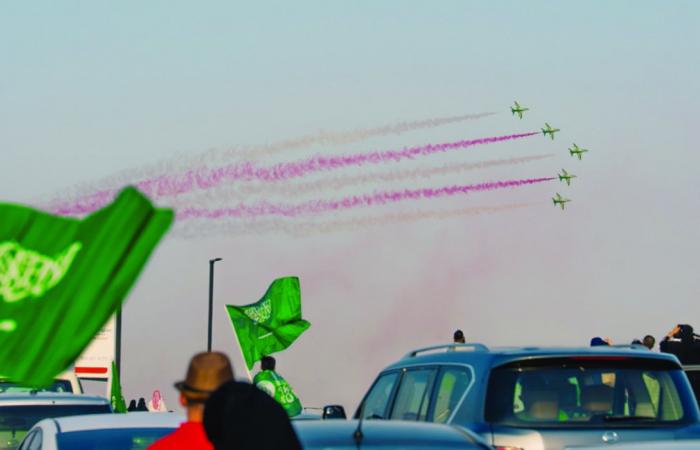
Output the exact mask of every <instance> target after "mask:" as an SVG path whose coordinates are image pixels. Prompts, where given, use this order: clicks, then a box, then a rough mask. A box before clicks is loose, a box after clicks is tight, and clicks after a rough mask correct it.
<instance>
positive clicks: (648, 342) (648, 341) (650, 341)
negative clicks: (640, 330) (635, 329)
mask: <svg viewBox="0 0 700 450" xmlns="http://www.w3.org/2000/svg"><path fill="white" fill-rule="evenodd" d="M642 342H643V343H644V345H645V346H646V347H649V349H650V350H651V349H652V348H653V347H654V344H656V338H655V337H654V336H652V335H651V334H647V335H646V336H644V339H643V340H642Z"/></svg>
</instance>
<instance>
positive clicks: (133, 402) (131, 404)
mask: <svg viewBox="0 0 700 450" xmlns="http://www.w3.org/2000/svg"><path fill="white" fill-rule="evenodd" d="M126 410H127V411H128V412H132V411H136V400H134V399H133V398H132V399H131V401H130V402H129V407H128V408H126Z"/></svg>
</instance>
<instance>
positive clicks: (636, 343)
mask: <svg viewBox="0 0 700 450" xmlns="http://www.w3.org/2000/svg"><path fill="white" fill-rule="evenodd" d="M632 345H644V344H642V341H640V340H639V339H632Z"/></svg>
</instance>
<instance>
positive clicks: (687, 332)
mask: <svg viewBox="0 0 700 450" xmlns="http://www.w3.org/2000/svg"><path fill="white" fill-rule="evenodd" d="M678 328H680V330H679V331H678V333H676V336H675V337H677V338H679V339H680V340H681V341H683V342H692V341H693V339H694V338H695V333H694V332H693V327H691V326H690V325H678Z"/></svg>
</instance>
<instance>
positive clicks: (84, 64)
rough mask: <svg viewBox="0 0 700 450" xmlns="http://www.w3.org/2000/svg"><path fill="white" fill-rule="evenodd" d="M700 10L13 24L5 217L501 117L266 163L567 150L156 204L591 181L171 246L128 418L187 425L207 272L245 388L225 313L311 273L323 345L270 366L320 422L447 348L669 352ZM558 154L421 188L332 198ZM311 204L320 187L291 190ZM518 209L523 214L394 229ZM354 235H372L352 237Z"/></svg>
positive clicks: (51, 7)
mask: <svg viewBox="0 0 700 450" xmlns="http://www.w3.org/2000/svg"><path fill="white" fill-rule="evenodd" d="M699 13H700V6H698V4H697V2H691V1H673V2H660V1H658V2H648V1H647V2H645V1H616V2H609V1H599V2H590V1H589V2H577V3H574V2H558V1H551V2H521V1H509V2H505V1H502V2H492V1H482V2H476V1H471V2H467V1H440V2H437V1H435V2H418V1H405V0H402V1H371V2H370V1H365V2H350V1H347V2H340V1H316V2H310V1H307V2H248V3H246V4H243V3H238V4H234V3H233V2H223V1H222V2H177V1H150V2H136V1H122V2H104V1H102V2H94V1H90V2H87V1H85V2H80V1H63V2H31V3H30V2H3V3H2V4H0V55H2V57H1V58H0V151H1V152H2V158H1V159H0V161H1V163H0V199H1V200H9V201H15V202H25V203H30V204H36V205H41V204H43V203H42V202H43V201H44V200H46V199H48V198H59V199H61V198H64V199H66V198H70V195H72V193H74V192H75V191H76V186H85V185H86V184H87V185H89V186H97V187H99V186H104V185H106V184H105V183H104V182H102V181H101V180H103V179H105V178H106V177H114V176H115V175H116V174H120V175H119V177H118V178H116V180H118V181H120V182H122V181H127V180H132V181H133V180H134V179H136V178H139V177H140V176H142V175H144V174H153V173H159V171H160V172H163V171H165V172H166V173H169V171H171V170H173V167H180V168H181V167H188V165H192V166H198V165H201V164H206V165H209V166H216V165H217V164H222V163H231V162H234V161H235V160H236V156H235V155H234V154H232V153H231V152H227V151H226V150H227V149H232V148H235V147H237V146H248V145H257V144H266V143H274V142H277V141H282V140H285V139H292V138H297V137H300V136H313V135H315V134H317V133H318V132H319V131H325V132H335V131H348V130H355V129H362V128H366V127H376V126H382V125H386V124H392V123H396V122H401V121H411V120H422V119H429V118H436V117H445V116H452V115H460V114H470V113H482V112H490V111H494V112H498V114H496V115H493V116H489V117H485V118H481V119H478V120H477V119H475V120H465V121H462V122H459V123H455V124H452V125H447V126H442V127H435V128H430V129H423V130H418V131H415V132H411V133H403V134H396V135H388V136H384V137H379V138H373V139H366V140H363V141H360V142H354V143H350V144H345V145H310V146H309V147H308V148H306V147H305V148H296V149H295V148H289V149H286V150H281V151H279V152H277V153H275V154H265V155H262V154H261V155H258V156H256V155H253V156H252V158H259V159H260V160H261V161H262V163H265V162H268V161H270V162H280V161H294V160H297V159H299V158H303V157H304V156H308V155H313V154H316V153H324V154H345V153H356V152H366V151H371V150H381V149H401V148H403V147H406V146H412V145H422V144H427V143H436V142H447V141H452V140H459V139H472V138H479V137H485V136H496V135H503V134H510V133H518V132H526V131H532V130H538V129H539V127H540V126H541V125H542V124H543V123H544V121H548V122H550V123H552V124H553V125H555V126H557V127H560V128H561V129H562V131H561V133H559V135H558V136H557V138H556V140H554V141H553V142H552V141H550V140H549V139H547V140H545V139H543V138H542V137H541V136H534V137H531V138H527V139H523V140H521V141H518V142H508V143H499V144H492V145H490V146H485V147H474V148H472V149H469V150H464V151H452V152H449V153H445V154H440V155H433V156H425V157H420V158H417V159H415V160H413V161H408V162H405V163H391V164H389V163H388V164H383V165H377V166H373V167H365V168H360V169H348V170H340V171H336V172H329V173H325V174H317V175H312V176H309V177H307V178H306V179H304V180H298V181H291V182H289V183H288V185H281V186H283V187H282V188H280V187H279V186H280V185H278V186H277V190H276V191H274V192H272V191H264V190H255V189H254V188H255V186H258V187H259V186H260V185H257V184H255V185H252V187H251V190H250V191H242V192H241V191H239V190H238V189H239V188H238V186H237V185H236V186H224V187H222V188H221V189H218V190H216V191H214V192H204V193H195V194H194V195H192V196H189V197H184V198H183V199H179V200H178V199H175V200H173V199H162V200H160V199H158V200H156V202H158V203H160V204H163V205H168V204H176V203H174V201H178V202H180V203H177V204H178V206H183V205H185V206H202V207H220V206H235V205H236V204H238V203H239V202H241V201H243V202H249V201H256V200H262V199H267V200H270V201H283V202H288V203H296V202H300V201H306V200H311V199H318V198H337V197H342V196H344V195H348V194H361V193H371V192H374V191H375V190H382V189H394V188H417V187H427V186H444V185H450V184H469V183H477V182H483V181H491V180H504V179H516V178H518V179H519V178H530V177H533V178H536V177H547V176H553V175H554V174H555V173H556V171H558V170H559V169H561V168H562V167H564V168H566V169H567V170H569V171H570V172H573V173H575V174H577V175H578V176H579V177H578V178H577V179H575V180H574V182H573V185H572V186H571V187H570V188H567V187H566V186H564V185H562V184H560V183H559V182H550V183H545V184H541V185H537V186H529V187H522V188H518V189H515V190H504V191H496V192H489V193H483V194H482V193H474V194H470V195H466V196H455V197H452V198H449V199H441V200H420V201H406V202H403V203H400V204H396V205H393V206H390V207H383V206H377V207H372V208H358V209H355V210H353V211H348V212H344V213H335V214H334V213H329V214H326V215H324V216H318V217H316V216H310V217H301V218H299V219H293V220H291V222H294V220H297V222H296V223H297V224H298V223H299V222H302V223H306V224H309V223H311V224H313V223H318V221H321V222H323V223H327V224H330V225H328V226H327V227H326V228H324V230H325V232H323V233H318V232H315V231H318V228H314V227H313V226H310V227H308V230H310V231H309V232H307V233H305V234H299V233H297V234H289V233H288V232H285V231H284V230H283V229H280V227H279V225H280V224H279V222H278V223H277V224H275V223H273V224H272V225H269V224H268V225H265V224H263V223H261V224H260V227H259V228H256V226H255V225H251V223H250V221H248V222H245V221H240V220H235V219H224V220H223V221H220V222H218V223H198V222H195V223H194V225H192V223H190V224H189V225H187V224H179V225H178V226H177V227H176V229H174V230H173V233H172V235H171V236H170V237H168V238H167V239H166V240H164V241H163V242H162V244H161V245H160V247H159V248H158V250H157V251H156V253H155V254H154V256H153V257H152V259H151V261H150V263H149V265H148V266H147V268H146V269H145V270H144V272H143V274H142V276H141V278H140V280H139V282H138V284H137V286H136V287H135V289H134V290H133V291H132V293H131V295H130V296H129V298H128V300H127V302H126V306H125V313H124V344H123V348H124V362H123V374H122V381H123V385H124V390H125V393H126V396H127V397H128V398H131V397H135V396H147V395H150V392H151V391H152V390H153V389H155V388H160V389H161V390H163V392H164V394H165V399H166V402H167V403H168V404H169V405H170V406H173V405H174V404H175V403H176V398H175V390H174V389H173V388H172V383H173V382H175V381H178V380H179V379H181V378H182V377H183V376H184V371H185V367H186V364H187V361H188V359H189V357H190V356H191V355H192V354H193V353H194V352H196V351H199V350H202V349H203V348H204V346H205V345H206V317H207V316H206V314H207V309H206V307H207V282H208V272H207V271H208V259H210V258H212V257H222V258H223V259H224V260H223V261H222V262H221V263H219V264H218V265H217V269H216V293H215V294H216V311H215V312H216V316H215V327H214V341H215V347H216V348H217V349H221V350H223V351H225V352H227V353H228V354H229V355H231V357H232V358H233V359H234V364H235V365H236V370H237V371H238V373H239V374H242V370H241V369H242V364H241V362H240V357H239V355H238V353H237V350H236V348H235V341H234V339H233V334H232V330H231V326H230V323H229V321H228V318H227V317H226V316H225V314H224V306H223V305H224V304H226V303H237V304H244V303H250V302H253V301H255V300H257V299H258V298H259V297H260V296H261V295H262V293H263V292H264V291H265V289H266V288H267V286H268V284H269V282H270V281H271V280H272V279H274V278H275V277H278V276H284V275H292V274H294V275H298V276H300V278H301V283H302V293H303V305H304V315H305V316H306V318H307V319H308V320H309V321H311V323H312V324H313V325H312V327H311V329H310V330H309V331H308V332H307V333H306V334H304V335H303V336H302V337H301V338H299V340H298V341H297V342H296V343H295V344H294V345H293V346H292V347H291V348H290V349H289V350H288V351H285V352H284V353H282V354H280V355H278V361H279V363H278V365H279V371H280V372H281V373H282V374H283V375H284V376H285V377H286V378H287V379H288V380H289V381H290V383H291V384H292V385H293V386H294V388H295V389H296V390H297V392H298V394H299V396H300V397H301V399H302V401H303V402H304V404H305V405H309V406H314V405H322V404H324V403H342V404H344V405H345V406H346V407H347V408H348V409H352V408H354V406H355V405H356V404H357V402H358V400H359V399H360V396H361V395H362V393H363V392H364V390H365V389H366V388H367V387H368V386H369V384H370V383H371V381H372V380H373V378H374V376H375V375H376V373H377V372H378V371H379V370H380V369H381V368H382V367H383V366H385V365H387V364H389V363H390V362H392V361H393V360H395V359H396V358H398V357H400V356H401V355H402V354H404V353H405V352H406V351H408V350H410V349H411V348H414V347H417V346H422V345H430V344H434V343H439V342H443V341H449V340H450V337H451V334H452V332H453V330H454V329H455V328H458V327H459V328H462V329H463V330H464V331H465V334H466V335H467V339H468V340H478V341H482V342H484V343H486V344H488V345H508V344H566V345H574V344H585V343H587V342H588V340H589V339H590V337H591V336H595V335H606V336H610V337H612V338H613V339H614V340H616V341H618V342H628V341H630V340H631V339H632V338H635V337H639V336H642V335H644V334H646V333H652V334H655V335H657V336H661V335H662V334H663V333H665V332H666V331H667V330H668V329H670V328H671V327H672V326H673V325H674V324H676V323H678V322H683V323H691V324H693V323H694V324H696V325H699V326H700V321H699V320H698V318H699V316H700V314H699V313H698V309H697V303H698V297H699V294H700V277H698V274H697V263H696V262H697V257H698V256H697V255H698V254H700V241H699V240H698V239H697V230H698V229H699V227H700V210H699V209H698V207H699V206H700V204H699V203H700V201H699V197H698V188H697V179H698V165H699V163H700V156H698V153H697V144H696V139H694V136H691V133H692V129H694V128H695V123H696V122H697V116H698V112H697V108H698V104H700V88H699V84H698V79H699V76H700V67H699V66H700V59H699V58H698V57H697V55H698V54H700V32H699V31H698V27H697V24H698V23H699V22H700V14H699ZM514 99H518V100H519V101H520V102H521V103H523V104H524V105H526V106H529V107H531V108H532V110H531V111H530V112H529V114H527V115H526V116H525V118H524V119H523V120H522V121H520V120H517V119H515V118H513V117H511V115H510V113H509V111H508V107H509V105H510V104H511V103H512V102H513V100H514ZM572 142H576V143H578V144H579V145H581V146H583V147H586V148H589V149H590V153H588V154H587V155H586V156H585V157H584V160H583V161H581V162H579V161H578V160H574V159H572V158H570V157H569V155H568V154H567V151H566V148H567V147H568V146H570V145H571V143H572ZM212 149H214V150H213V151H211V150H212ZM207 151H209V153H205V152H207ZM550 154H553V155H554V156H551V157H548V158H543V159H540V160H537V161H532V162H529V163H521V164H511V165H499V166H496V167H487V168H473V169H472V170H462V171H455V172H453V173H450V174H445V175H441V176H433V177H430V178H425V177H415V176H414V177H412V178H406V179H402V180H397V181H391V182H385V181H380V180H379V179H378V180H375V181H372V180H370V181H367V180H365V181H364V182H362V183H355V184H352V185H346V186H344V187H343V188H342V189H336V188H335V187H324V186H325V185H324V184H323V183H326V182H333V181H337V180H338V177H346V176H363V175H368V174H375V173H376V174H380V173H381V174H387V173H394V172H396V171H400V170H414V169H415V170H422V169H424V168H427V167H442V166H445V165H450V164H454V165H464V164H465V163H479V162H483V161H493V160H502V159H506V158H512V157H523V156H531V155H550ZM176 155H177V156H176ZM144 167H146V168H147V170H145V169H143V168H144ZM112 179H113V180H114V179H115V178H112ZM309 181H313V182H316V181H318V183H319V184H318V186H319V187H316V188H309V189H307V190H306V191H304V192H297V193H295V191H293V190H290V191H285V190H284V189H286V187H287V186H289V187H290V189H292V188H291V187H293V186H296V184H298V183H303V182H309ZM263 187H264V186H263ZM82 189H84V190H85V189H87V188H84V187H83V188H82ZM88 190H89V189H88ZM554 192H561V193H562V194H563V195H565V196H566V197H569V198H572V199H573V202H572V203H570V204H569V205H570V208H568V209H567V210H566V211H565V212H562V211H560V210H558V209H555V208H553V207H552V204H551V201H550V200H549V198H550V197H551V195H553V194H554ZM511 204H527V205H528V206H526V207H523V208H519V209H517V210H509V211H499V212H488V213H483V212H482V213H481V214H462V215H460V214H453V215H452V216H451V217H442V218H429V219H424V220H413V221H411V220H403V221H397V220H393V219H391V220H389V219H388V218H387V214H394V215H399V217H403V216H401V214H408V213H410V214H414V213H420V212H425V213H428V212H431V213H432V212H435V211H455V210H464V209H465V208H474V207H501V206H503V205H511ZM445 215H449V214H447V213H443V216H445ZM392 217H393V216H392ZM348 220H349V221H352V223H355V224H356V226H355V227H349V226H340V225H339V224H338V222H343V221H348ZM368 221H369V222H371V221H375V222H391V223H384V224H381V225H375V226H368V225H366V222H368ZM285 224H289V221H287V222H285ZM200 225H201V227H200ZM184 231H186V232H187V233H185V232H184ZM186 235H187V236H186Z"/></svg>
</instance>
